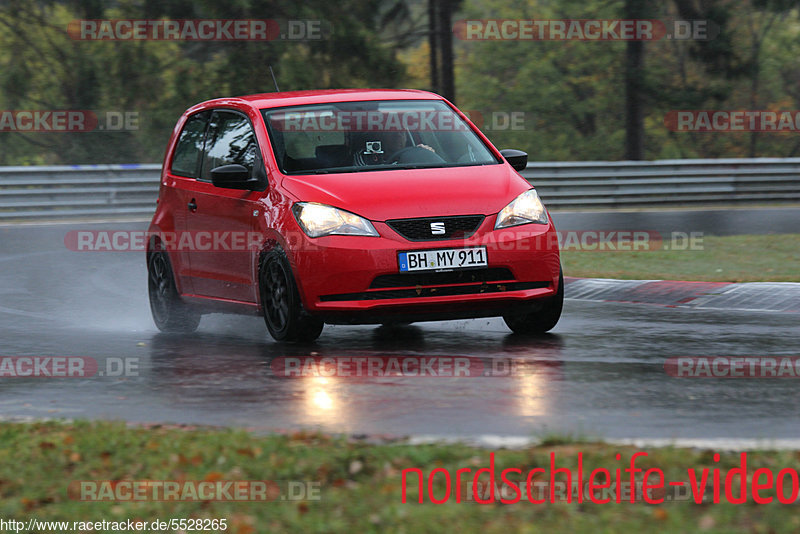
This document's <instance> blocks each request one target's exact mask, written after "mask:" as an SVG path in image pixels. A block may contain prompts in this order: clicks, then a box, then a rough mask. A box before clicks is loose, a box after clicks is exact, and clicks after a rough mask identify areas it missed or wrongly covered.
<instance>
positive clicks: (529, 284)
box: [289, 217, 560, 323]
mask: <svg viewBox="0 0 800 534" xmlns="http://www.w3.org/2000/svg"><path fill="white" fill-rule="evenodd" d="M373 224H374V225H375V228H376V229H377V230H378V232H379V233H380V235H381V237H355V236H327V237H322V238H316V239H311V238H308V237H307V236H305V235H304V234H303V236H302V237H301V238H300V242H299V243H296V244H295V245H296V246H294V247H291V249H290V251H289V252H290V258H291V261H292V267H293V269H294V272H295V278H296V280H297V285H298V289H299V291H300V294H301V297H302V299H303V305H304V307H305V309H306V311H308V312H309V313H311V314H313V315H317V316H319V317H321V318H323V319H325V320H326V321H327V322H337V323H379V322H387V321H392V320H394V321H422V320H442V319H455V318H468V317H488V316H497V315H503V314H505V313H510V312H513V311H517V310H520V311H524V310H532V309H536V308H537V307H538V306H539V305H540V304H541V302H542V299H546V298H547V297H551V296H553V295H554V294H555V292H556V288H557V287H558V277H559V271H560V259H559V250H558V238H557V235H556V232H555V228H554V227H553V225H552V223H548V224H546V225H542V224H526V225H522V226H517V227H514V228H507V229H503V230H494V229H493V225H494V217H486V219H485V220H484V221H483V223H482V224H481V226H480V227H479V228H478V230H477V231H476V232H475V234H474V235H472V236H471V237H469V238H466V239H455V240H435V241H424V242H411V241H408V240H406V239H404V238H403V237H401V236H400V235H399V234H397V233H396V232H394V231H393V230H392V229H391V228H390V227H389V226H387V225H386V224H383V223H377V222H376V223H373ZM475 246H485V247H486V249H487V256H488V267H487V268H480V269H475V270H464V271H449V272H425V273H400V272H399V266H398V252H401V251H410V250H422V249H444V248H464V247H475Z"/></svg>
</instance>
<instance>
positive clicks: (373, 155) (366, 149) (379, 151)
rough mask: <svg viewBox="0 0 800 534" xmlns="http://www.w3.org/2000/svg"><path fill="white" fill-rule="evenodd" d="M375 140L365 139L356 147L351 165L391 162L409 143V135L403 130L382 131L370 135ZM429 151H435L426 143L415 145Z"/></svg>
mask: <svg viewBox="0 0 800 534" xmlns="http://www.w3.org/2000/svg"><path fill="white" fill-rule="evenodd" d="M372 137H375V138H376V139H375V140H370V139H368V140H366V141H365V142H364V145H363V146H362V147H360V148H358V149H357V150H356V151H355V153H354V154H353V165H355V166H365V165H384V164H391V163H392V157H393V156H394V155H395V154H397V153H398V152H399V151H401V150H403V149H404V148H406V147H407V146H413V145H409V143H408V141H409V138H410V135H409V134H408V133H407V132H405V131H396V132H383V133H381V134H380V135H375V136H372ZM416 146H418V147H420V148H425V149H427V150H430V151H431V152H434V153H435V151H434V150H433V148H431V147H429V146H428V145H423V144H419V145H416Z"/></svg>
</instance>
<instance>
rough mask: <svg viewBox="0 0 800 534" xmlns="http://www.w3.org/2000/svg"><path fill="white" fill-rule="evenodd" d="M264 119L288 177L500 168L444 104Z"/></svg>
mask: <svg viewBox="0 0 800 534" xmlns="http://www.w3.org/2000/svg"><path fill="white" fill-rule="evenodd" d="M262 113H263V114H264V121H265V123H266V125H267V129H268V130H269V135H270V139H271V141H272V147H273V149H274V151H275V157H276V159H277V162H278V165H279V167H280V169H281V171H282V172H284V173H286V174H315V173H330V172H361V171H375V170H391V169H416V168H430V167H463V166H472V165H493V164H497V163H500V161H499V160H498V159H497V158H496V157H495V156H494V154H493V153H492V152H491V151H490V150H489V148H488V147H487V146H486V144H485V143H484V142H483V141H482V140H481V139H480V138H479V137H478V136H477V135H476V134H475V132H474V131H472V129H471V128H470V126H469V125H468V124H467V123H466V122H465V121H464V120H463V119H461V117H459V115H458V114H457V113H456V112H455V111H453V109H452V108H450V106H448V105H447V104H446V103H444V102H442V101H440V100H408V101H405V100H403V101H397V100H387V101H368V102H340V103H330V104H317V105H309V106H294V107H285V108H277V109H264V110H262Z"/></svg>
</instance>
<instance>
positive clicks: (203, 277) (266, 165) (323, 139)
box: [147, 90, 564, 341]
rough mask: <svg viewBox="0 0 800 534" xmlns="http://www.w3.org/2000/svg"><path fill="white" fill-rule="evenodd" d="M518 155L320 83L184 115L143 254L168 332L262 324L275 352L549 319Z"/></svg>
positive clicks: (393, 103) (539, 325)
mask: <svg viewBox="0 0 800 534" xmlns="http://www.w3.org/2000/svg"><path fill="white" fill-rule="evenodd" d="M526 164H527V154H525V153H524V152H520V151H517V150H503V151H498V150H497V149H496V148H495V147H494V146H492V144H491V143H490V142H489V140H488V139H487V138H486V137H485V136H484V135H483V134H482V133H481V132H480V131H479V130H478V129H477V128H476V127H475V125H474V124H472V122H470V121H469V119H468V118H467V117H466V116H465V115H464V114H463V113H462V112H460V111H459V110H458V109H456V108H455V106H453V105H452V104H450V103H449V102H447V101H446V100H445V99H443V98H441V97H440V96H438V95H435V94H432V93H428V92H423V91H406V90H330V91H299V92H283V93H268V94H260V95H251V96H244V97H239V98H221V99H217V100H210V101H207V102H203V103H201V104H198V105H196V106H194V107H192V108H190V109H188V110H187V111H186V112H185V113H184V114H183V116H182V117H181V118H180V120H179V121H178V123H177V125H176V126H175V130H174V132H173V135H172V139H171V141H170V143H169V146H168V147H167V152H166V156H165V158H164V166H163V169H162V173H161V187H160V191H159V199H158V207H157V209H156V213H155V215H154V216H153V220H152V223H151V225H150V229H149V231H150V236H149V239H148V246H147V268H148V275H149V276H148V289H149V297H150V307H151V310H152V313H153V318H154V320H155V323H156V326H158V328H159V329H161V330H163V331H184V332H186V331H193V330H195V329H196V328H197V326H198V323H199V321H200V317H201V315H202V314H204V313H217V312H232V313H249V314H263V316H264V318H265V320H266V324H267V327H268V329H269V331H270V334H272V336H273V337H274V338H275V339H276V340H279V341H290V340H312V339H315V338H316V337H318V336H319V335H320V333H321V331H322V328H323V325H324V323H347V324H354V323H374V324H379V323H383V324H398V323H409V322H415V321H430V320H446V319H457V318H474V317H490V316H502V317H503V318H504V319H505V322H506V324H507V325H508V326H509V327H510V328H511V329H512V330H513V331H515V332H522V333H534V334H535V333H541V332H545V331H547V330H549V329H551V328H553V326H555V324H556V323H557V322H558V319H559V317H560V315H561V308H562V303H563V295H564V289H563V288H564V282H563V278H562V274H561V268H560V259H559V249H558V240H557V237H556V233H555V228H554V226H553V223H552V221H551V219H550V217H549V214H548V213H547V210H546V209H545V207H544V206H543V205H542V202H541V201H540V199H539V197H538V195H537V193H536V190H535V189H533V188H532V187H531V185H530V184H529V183H528V182H527V181H526V180H525V179H524V178H522V177H521V176H520V175H519V173H518V172H517V171H520V170H522V169H524V168H525V165H526Z"/></svg>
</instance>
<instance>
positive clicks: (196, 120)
mask: <svg viewBox="0 0 800 534" xmlns="http://www.w3.org/2000/svg"><path fill="white" fill-rule="evenodd" d="M207 122H208V113H207V112H205V111H203V112H200V113H197V114H196V115H192V116H191V117H189V119H188V120H187V121H186V124H184V125H183V131H181V135H180V138H179V139H178V145H177V146H176V147H175V154H174V155H173V156H172V167H171V168H170V172H171V173H172V174H175V175H178V176H185V177H187V178H197V167H198V165H199V163H200V154H202V153H203V136H204V134H205V131H206V123H207Z"/></svg>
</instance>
